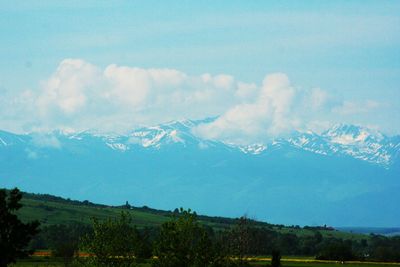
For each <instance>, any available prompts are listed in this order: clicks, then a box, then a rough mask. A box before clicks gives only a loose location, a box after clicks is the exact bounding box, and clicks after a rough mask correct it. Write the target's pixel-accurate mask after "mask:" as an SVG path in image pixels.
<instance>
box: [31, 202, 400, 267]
mask: <svg viewBox="0 0 400 267" xmlns="http://www.w3.org/2000/svg"><path fill="white" fill-rule="evenodd" d="M236 222H237V223H236V224H235V225H234V226H232V227H231V228H229V229H227V230H220V231H215V230H213V228H211V227H209V226H206V225H202V224H200V223H199V221H198V218H197V216H196V214H194V213H193V212H191V211H190V210H189V211H186V210H183V209H181V210H180V211H179V212H175V215H174V216H173V217H172V218H171V221H169V222H166V223H164V224H162V225H161V227H159V228H157V227H155V228H144V229H137V228H136V227H135V226H134V225H133V224H132V221H131V218H130V217H129V216H128V214H127V213H122V215H121V217H120V218H118V219H109V220H107V221H98V220H95V219H94V220H93V224H92V226H87V225H82V224H70V225H52V226H46V227H43V228H42V231H41V232H40V233H39V234H38V235H37V236H36V237H35V238H34V239H33V241H32V242H31V248H32V249H50V250H52V251H53V253H54V255H55V256H58V257H65V258H72V257H73V255H75V254H76V252H77V251H78V250H80V251H85V252H88V253H91V254H93V255H96V257H95V258H96V259H97V260H100V259H101V258H102V257H101V256H99V255H101V254H105V255H108V256H107V257H108V258H109V256H110V255H116V256H118V255H119V256H121V255H123V256H124V258H125V259H128V258H129V255H131V256H132V255H134V256H135V257H134V258H135V259H136V260H138V259H146V258H149V259H150V258H152V257H153V256H157V257H158V260H157V261H156V262H154V265H156V266H168V265H166V263H160V262H163V259H164V257H165V261H171V260H172V259H174V260H177V261H179V257H181V256H182V257H184V256H183V255H192V256H190V257H192V258H191V259H186V260H188V261H189V263H190V264H192V263H193V264H194V262H196V261H198V260H200V259H198V258H196V257H200V256H201V257H210V258H207V259H202V260H203V261H209V263H210V265H202V266H220V265H215V264H214V263H213V264H214V265H211V262H215V261H218V262H219V264H222V262H223V263H224V264H234V262H231V260H229V259H231V258H232V257H234V258H236V259H237V260H238V261H240V260H244V259H245V258H247V257H251V256H259V255H271V253H272V252H273V251H279V253H280V254H282V255H302V256H314V257H315V258H316V259H321V260H337V261H349V260H361V261H363V260H367V261H398V262H400V237H384V236H379V235H371V236H370V237H369V238H368V237H366V238H365V239H361V240H343V239H340V238H335V237H324V236H323V235H322V234H321V233H320V231H319V230H314V231H313V234H311V235H306V234H305V235H302V236H298V235H295V234H293V233H281V232H278V231H275V230H273V229H271V228H267V227H260V226H258V225H257V224H255V223H254V221H252V220H249V219H247V218H245V217H242V218H239V219H237V220H236ZM100 248H102V249H103V250H99V249H100ZM113 253H114V254H113ZM179 255H180V256H179ZM196 255H197V256H196ZM207 255H208V256H207ZM107 257H106V258H107ZM184 258H185V257H184ZM157 262H158V263H157ZM189 263H188V264H189ZM157 264H159V265H157ZM190 264H189V265H178V263H176V262H175V265H171V266H192V265H190ZM241 264H243V263H241ZM193 266H195V265H193ZM222 266H224V265H222Z"/></svg>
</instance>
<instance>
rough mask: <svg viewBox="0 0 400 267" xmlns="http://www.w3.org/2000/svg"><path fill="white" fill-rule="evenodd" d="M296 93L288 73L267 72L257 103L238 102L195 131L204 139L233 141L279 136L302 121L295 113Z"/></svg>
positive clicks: (257, 139)
mask: <svg viewBox="0 0 400 267" xmlns="http://www.w3.org/2000/svg"><path fill="white" fill-rule="evenodd" d="M294 96H295V89H294V88H293V87H292V86H291V84H290V81H289V78H288V77H287V76H286V75H285V74H283V73H276V74H271V75H267V76H266V77H265V79H264V81H263V85H262V87H261V88H260V90H259V92H258V95H257V97H256V98H255V100H254V102H252V103H242V104H238V105H235V106H233V107H232V108H230V109H228V110H227V111H226V112H225V113H223V114H222V115H221V116H220V117H219V118H217V119H216V120H215V121H213V122H211V123H208V124H202V125H200V126H198V127H197V128H195V129H194V132H195V133H196V134H198V135H200V136H202V137H204V138H208V139H222V140H226V141H228V142H233V143H247V142H249V141H260V140H265V139H267V138H269V137H274V136H278V135H280V134H283V133H286V132H288V131H290V130H291V129H293V127H294V126H295V125H296V123H297V121H298V120H297V119H296V117H295V116H294V114H293V113H292V112H291V109H292V106H293V100H294Z"/></svg>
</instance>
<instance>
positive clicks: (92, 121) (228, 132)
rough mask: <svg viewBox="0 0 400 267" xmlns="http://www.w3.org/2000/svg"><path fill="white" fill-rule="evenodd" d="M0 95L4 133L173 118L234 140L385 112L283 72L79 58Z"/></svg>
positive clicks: (106, 127)
mask: <svg viewBox="0 0 400 267" xmlns="http://www.w3.org/2000/svg"><path fill="white" fill-rule="evenodd" d="M0 96H2V98H0V104H1V105H2V110H1V111H0V112H1V116H0V125H1V126H2V128H4V127H6V128H11V127H9V126H10V125H13V126H14V127H13V128H14V129H15V128H19V129H21V131H46V130H54V129H69V130H75V131H80V130H86V129H95V130H98V131H107V132H109V131H113V132H126V131H129V130H131V129H133V128H135V127H138V126H143V125H153V124H157V123H162V122H166V121H170V120H175V119H183V118H189V119H203V118H207V117H216V119H215V120H213V121H210V122H208V123H204V124H202V125H200V126H198V127H197V128H195V129H193V131H194V133H195V134H197V135H199V136H201V137H203V138H207V139H217V140H223V141H227V142H236V143H249V142H254V141H265V140H267V139H271V138H275V137H278V136H282V135H285V134H287V133H290V132H291V131H293V130H296V129H314V128H318V127H320V126H321V125H328V124H329V120H327V119H326V118H327V117H329V116H327V114H329V113H331V112H333V114H338V115H339V116H346V115H347V114H353V113H357V112H359V113H360V112H368V111H369V110H373V109H376V108H378V107H379V103H377V102H374V101H371V100H365V101H364V102H363V101H360V102H357V103H355V102H349V101H339V100H337V99H335V98H334V97H332V96H331V95H330V94H329V93H328V92H327V91H325V90H323V89H320V88H315V89H311V90H300V89H297V88H296V87H295V86H293V84H292V83H291V82H290V80H289V78H288V77H287V75H286V74H284V73H273V74H269V75H267V76H266V77H265V78H264V80H263V81H262V83H261V84H257V83H256V82H251V83H247V82H243V81H239V80H237V79H236V78H235V77H233V76H231V75H227V74H218V75H212V74H209V73H204V74H200V75H190V74H187V73H184V72H182V71H179V70H175V69H168V68H163V69H155V68H150V69H145V68H138V67H129V66H119V65H116V64H111V65H109V66H106V67H105V68H101V67H98V66H95V65H93V64H91V63H88V62H86V61H84V60H81V59H65V60H63V61H62V62H60V64H59V66H58V67H57V69H56V70H55V72H54V73H53V74H52V75H51V76H50V77H49V78H48V79H46V80H45V81H43V82H42V83H41V84H40V86H39V87H38V88H37V89H30V90H26V91H24V92H23V93H21V94H19V95H5V94H3V95H1V94H0ZM17 124H18V127H16V126H15V125H17ZM177 138H179V135H177ZM33 141H34V142H35V144H36V145H38V146H45V147H55V148H57V147H58V146H59V144H58V143H57V140H48V139H45V138H44V137H43V136H40V137H38V138H36V139H35V140H33ZM131 141H132V142H136V140H131Z"/></svg>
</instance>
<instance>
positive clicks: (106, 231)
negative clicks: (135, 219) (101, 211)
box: [82, 213, 142, 266]
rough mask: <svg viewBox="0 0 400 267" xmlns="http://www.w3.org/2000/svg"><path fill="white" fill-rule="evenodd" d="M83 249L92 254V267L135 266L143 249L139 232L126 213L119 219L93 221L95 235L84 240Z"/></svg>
mask: <svg viewBox="0 0 400 267" xmlns="http://www.w3.org/2000/svg"><path fill="white" fill-rule="evenodd" d="M82 249H83V250H84V251H86V252H88V253H90V254H91V256H90V257H89V259H88V260H87V261H86V263H87V264H89V265H90V266H133V265H135V263H136V261H137V257H138V255H140V252H139V251H140V250H141V249H142V244H141V240H140V237H139V234H138V231H137V230H136V228H135V227H133V226H132V225H131V219H130V217H129V216H128V214H126V213H121V215H120V217H119V219H107V220H105V221H99V220H97V219H95V218H94V219H93V233H92V234H89V235H86V236H85V237H84V238H83V240H82Z"/></svg>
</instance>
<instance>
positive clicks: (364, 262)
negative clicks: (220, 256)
mask: <svg viewBox="0 0 400 267" xmlns="http://www.w3.org/2000/svg"><path fill="white" fill-rule="evenodd" d="M247 260H249V261H271V258H270V257H263V258H260V257H249V258H247ZM281 261H286V262H302V263H340V261H333V260H315V259H301V258H281ZM346 263H356V264H376V265H382V264H388V265H395V266H400V262H376V261H346Z"/></svg>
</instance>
